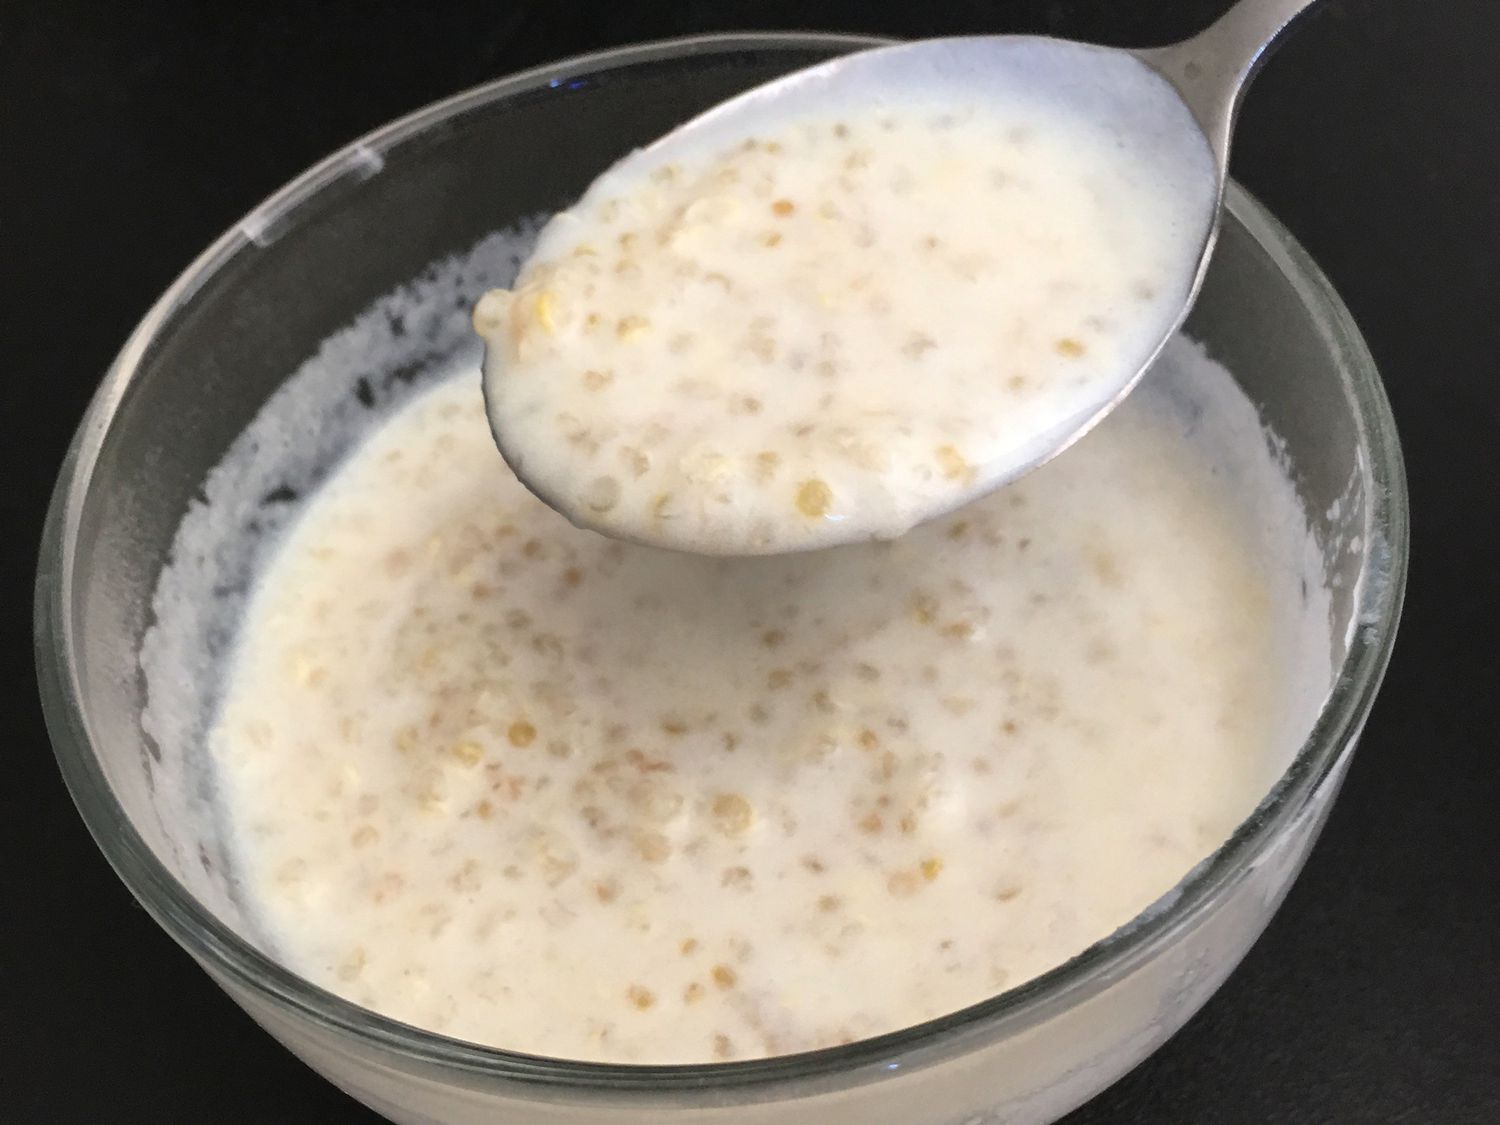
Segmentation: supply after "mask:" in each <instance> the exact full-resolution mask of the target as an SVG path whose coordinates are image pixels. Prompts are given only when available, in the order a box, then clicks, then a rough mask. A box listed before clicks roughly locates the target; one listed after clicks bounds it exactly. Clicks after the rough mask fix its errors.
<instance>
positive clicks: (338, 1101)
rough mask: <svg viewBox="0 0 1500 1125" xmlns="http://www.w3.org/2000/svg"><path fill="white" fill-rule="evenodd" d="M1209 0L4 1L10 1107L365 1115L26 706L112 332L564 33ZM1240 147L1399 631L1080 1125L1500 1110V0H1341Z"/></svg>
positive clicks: (1391, 1118)
mask: <svg viewBox="0 0 1500 1125" xmlns="http://www.w3.org/2000/svg"><path fill="white" fill-rule="evenodd" d="M1227 6H1228V4H1227V0H1052V2H1043V0H1036V2H1025V0H931V2H929V3H901V2H898V0H886V2H883V3H882V2H879V0H864V2H856V0H848V2H825V3H818V2H816V0H808V2H804V3H795V2H790V0H787V2H773V0H616V2H614V3H612V4H607V5H597V6H596V5H592V4H587V3H583V2H581V0H524V2H519V3H518V2H506V0H488V2H483V3H470V4H463V5H458V4H422V5H417V4H410V5H400V4H394V3H376V2H373V0H367V2H363V3H353V2H351V3H341V4H336V3H325V4H319V3H312V2H309V3H303V4H288V5H274V4H245V3H237V4H223V5H218V4H214V5H210V4H202V5H189V4H171V3H168V2H165V0H135V2H111V0H100V2H98V3H93V4H84V3H76V2H61V0H30V2H16V0H11V2H7V3H0V421H3V424H4V427H5V428H4V435H5V436H4V439H3V440H0V450H3V455H4V464H3V476H0V496H3V504H4V508H3V520H4V524H3V526H4V529H5V549H4V551H3V553H0V562H3V566H4V570H3V578H4V581H5V586H4V599H3V601H0V605H3V606H4V612H5V614H6V617H5V625H6V628H5V645H4V648H3V656H4V660H5V664H4V666H3V670H4V672H5V673H6V674H7V679H6V682H7V684H8V685H9V688H10V690H9V691H8V692H7V693H6V697H5V702H4V708H5V722H4V726H3V728H0V730H3V734H4V742H3V748H0V752H3V754H4V755H5V762H6V768H5V772H4V774H3V780H0V832H3V835H0V1121H4V1122H16V1123H28V1125H29V1123H31V1122H48V1123H50V1122H56V1123H61V1125H68V1123H73V1122H79V1123H89V1125H110V1123H121V1125H125V1123H137V1122H139V1123H151V1125H157V1123H163V1122H169V1123H171V1122H191V1123H197V1122H204V1123H236V1122H254V1123H262V1122H275V1123H285V1125H300V1123H303V1122H307V1123H314V1122H315V1123H319V1125H325V1123H326V1125H341V1123H353V1122H366V1123H368V1122H373V1121H374V1118H373V1116H372V1115H370V1114H369V1113H367V1112H366V1111H364V1110H362V1109H361V1108H360V1107H358V1106H356V1105H355V1104H354V1103H353V1102H351V1101H349V1100H347V1099H346V1098H345V1097H344V1096H343V1095H341V1094H339V1093H337V1092H336V1091H335V1090H334V1089H333V1088H332V1087H331V1086H328V1085H325V1084H324V1083H323V1082H322V1081H321V1080H320V1079H318V1078H316V1077H315V1076H314V1075H313V1074H312V1073H311V1072H310V1071H307V1070H305V1069H304V1068H303V1067H302V1066H301V1065H300V1064H299V1063H297V1062H295V1061H294V1060H293V1059H292V1057H291V1056H290V1055H288V1054H286V1053H284V1052H283V1051H282V1050H281V1049H280V1048H279V1047H277V1046H276V1045H275V1044H273V1043H272V1041H271V1040H270V1039H269V1038H267V1037H266V1036H264V1035H263V1034H262V1033H261V1032H259V1031H258V1030H257V1029H256V1028H255V1027H254V1026H253V1025H252V1024H251V1023H250V1021H249V1019H248V1018H247V1017H245V1016H243V1015H242V1014H241V1013H240V1012H239V1010H238V1009H237V1008H235V1007H234V1006H233V1005H232V1004H231V1003H230V1002H229V1001H228V1000H227V999H225V998H224V997H223V996H222V995H221V994H219V993H218V992H217V991H216V990H215V989H214V987H213V986H212V985H211V984H210V983H209V981H208V979H207V978H206V977H205V976H203V975H202V974H201V973H199V972H198V971H197V970H196V969H195V968H194V967H193V965H192V964H191V963H190V962H189V960H188V958H187V957H186V955H185V954H183V953H181V952H180V951H179V950H178V949H177V948H176V947H175V946H174V945H173V944H172V943H171V942H170V941H169V940H168V939H167V938H166V937H165V936H164V935H163V934H162V933H161V932H160V931H158V930H157V929H156V927H155V926H154V925H153V924H152V923H151V921H150V920H149V919H148V918H147V916H146V915H145V913H144V912H143V911H142V910H140V908H138V907H137V906H136V905H135V904H134V902H133V901H132V900H131V899H130V897H129V895H128V894H127V893H126V892H125V890H124V889H123V887H122V886H121V885H120V884H119V883H118V882H117V881H116V879H115V878H114V876H113V875H112V874H111V872H110V871H109V869H108V868H107V866H106V865H105V863H104V861H103V860H102V858H101V857H100V856H99V855H98V853H97V852H96V851H95V849H94V847H93V845H92V843H91V842H90V840H89V838H88V835H87V833H86V832H85V830H84V828H83V825H82V823H81V822H80V821H79V819H78V817H77V815H76V814H75V812H74V810H73V807H72V805H71V803H70V801H69V799H68V797H67V795H66V793H65V792H64V790H63V787H62V785H61V782H60V781H59V778H58V776H57V773H56V768H55V766H54V764H53V761H52V757H51V754H50V752H49V749H48V744H47V739H46V735H45V732H44V730H43V727H42V722H41V717H40V713H39V709H38V706H37V704H36V695H35V687H34V682H33V676H32V670H31V654H30V641H29V637H30V582H31V575H32V571H33V568H34V566H35V551H36V543H37V540H38V535H39V528H40V523H41V516H42V511H43V505H44V503H45V498H46V493H47V490H48V488H49V487H50V485H51V481H52V478H53V476H54V474H55V472H56V469H57V466H58V463H59V461H60V458H61V455H62V451H63V448H64V446H65V444H66V441H67V438H68V435H69V433H70V432H71V430H72V428H73V426H74V425H75V424H76V421H77V419H78V418H79V416H80V415H81V413H82V411H83V408H84V404H85V402H86V400H87V398H88V396H89V394H90V393H91V392H92V390H93V388H94V385H95V383H96V381H97V380H98V379H99V377H100V375H101V374H102V372H103V371H104V369H105V367H106V365H107V364H108V363H109V361H110V359H111V357H112V356H113V354H114V352H115V351H116V349H117V348H118V347H119V346H120V344H121V343H122V342H123V340H124V338H125V336H126V334H127V333H128V332H129V330H130V328H131V327H132V325H133V324H134V322H135V321H136V320H137V318H139V317H140V316H141V315H142V314H143V313H144V312H145V310H146V308H147V306H148V305H149V304H150V303H151V301H152V300H153V299H154V298H155V296H156V294H157V293H158V292H159V291H160V290H162V289H163V288H164V287H165V286H166V285H167V284H168V283H169V282H170V281H171V280H172V278H173V276H174V275H175V274H176V273H177V272H178V271H179V270H181V269H182V268H183V267H184V266H185V265H186V264H187V263H188V261H189V260H190V259H191V258H192V257H193V256H194V255H195V254H196V253H197V252H198V250H199V249H201V248H202V247H203V246H204V245H206V244H207V243H208V242H209V241H210V240H211V239H212V238H214V237H215V236H216V235H217V234H218V233H219V232H220V231H221V230H223V229H224V228H225V227H226V226H228V225H229V224H230V223H232V222H233V221H234V220H235V219H237V218H238V217H239V216H240V215H241V214H242V213H243V212H245V211H246V210H248V209H249V208H250V207H251V206H252V205H254V204H255V203H256V202H257V201H258V200H260V199H261V198H262V197H263V196H265V195H266V194H268V193H269V192H271V191H272V190H274V189H275V188H276V187H277V186H278V185H280V184H281V183H282V182H284V181H285V180H287V179H288V178H290V177H291V176H292V175H293V174H295V173H296V172H298V171H300V170H301V169H302V168H303V167H304V166H306V165H307V164H309V163H310V162H312V161H313V160H315V159H317V158H319V157H321V156H323V155H324V154H325V153H327V152H328V151H330V150H331V149H333V148H335V147H337V146H339V145H341V144H343V143H344V142H346V141H348V140H350V139H352V138H354V137H355V136H357V135H358V134H360V133H362V132H364V131H366V130H368V129H370V128H373V127H374V126H376V125H379V124H381V123H382V122H384V121H386V120H388V119H389V118H391V117H394V116H396V115H398V114H402V113H405V112H406V111H408V110H410V109H414V108H416V107H418V106H420V105H422V104H424V103H426V102H428V101H431V100H433V99H436V98H439V97H442V96H444V95H447V94H449V93H452V92H454V91H456V90H458V89H461V88H463V87H466V86H469V85H472V84H475V83H478V82H483V81H485V80H487V79H490V78H494V77H496V76H498V75H501V74H504V73H506V72H508V71H511V70H515V69H517V68H520V67H526V66H530V65H532V64H535V63H538V62H543V61H546V60H549V59H554V58H557V57H560V56H564V55H568V54H571V53H575V52H579V51H583V50H588V49H593V48H597V47H604V46H609V45H613V44H618V43H625V42H630V41H635V40H641V39H647V38H656V37H664V36H671V35H679V34H684V33H688V32H694V31H702V30H712V29H744V28H817V29H834V30H850V31H856V30H857V31H869V32H883V33H887V34H893V35H902V36H908V35H927V34H935V33H955V32H979V31H1030V32H1050V33H1054V34H1058V35H1064V36H1070V37H1079V38H1092V39H1098V40H1102V41H1109V42H1117V43H1133V44H1145V43H1155V42H1164V41H1167V40H1170V39H1173V38H1176V37H1180V36H1183V35H1186V34H1188V33H1190V32H1192V31H1195V30H1197V29H1198V28H1199V27H1201V26H1203V25H1204V24H1205V23H1207V22H1208V21H1209V19H1210V18H1211V17H1213V16H1215V15H1217V14H1218V13H1219V12H1220V11H1222V10H1224V9H1225V8H1226V7H1227ZM1234 166H1235V172H1236V174H1237V175H1238V176H1239V178H1240V179H1241V180H1242V181H1243V182H1244V183H1246V184H1247V185H1248V186H1249V187H1250V188H1251V190H1252V191H1254V192H1255V193H1256V194H1258V195H1259V196H1260V197H1261V199H1263V200H1264V201H1265V202H1266V203H1267V204H1269V205H1270V207H1271V209H1272V210H1273V211H1274V212H1275V213H1276V214H1277V215H1279V216H1280V217H1281V218H1282V220H1283V221H1284V222H1286V224H1287V225H1288V226H1289V227H1290V228H1291V229H1292V231H1293V232H1294V233H1295V234H1296V235H1297V236H1298V237H1299V238H1300V239H1301V240H1302V242H1303V243H1304V244H1305V245H1306V246H1307V247H1308V248H1309V250H1310V251H1311V252H1312V255H1313V257H1314V258H1316V259H1317V260H1318V261H1319V262H1320V263H1321V264H1322V266H1323V268H1324V269H1325V270H1326V271H1327V272H1328V273H1329V275H1330V276H1331V277H1332V279H1333V282H1334V284H1335V285H1336V287H1337V288H1338V289H1339V291H1340V292H1341V293H1342V294H1343V296H1344V298H1345V299H1346V301H1347V302H1348V304H1349V305H1350V307H1351V308H1352V310H1353V312H1354V315H1355V318H1356V319H1357V320H1358V321H1359V322H1360V324H1361V325H1362V326H1363V327H1364V330H1365V332H1366V333H1367V335H1368V337H1369V342H1370V345H1371V348H1372V349H1373V351H1374V353H1375V357H1376V359H1377V360H1378V361H1379V363H1380V365H1381V368H1382V370H1383V372H1384V374H1385V378H1386V382H1387V384H1388V386H1389V389H1390V393H1391V398H1392V399H1393V401H1394V405H1395V411H1396V417H1397V420H1398V422H1399V424H1400V427H1401V431H1402V436H1403V439H1404V442H1405V447H1406V452H1407V458H1408V466H1409V473H1410V478H1411V486H1412V505H1413V509H1414V524H1415V539H1414V545H1413V570H1412V579H1411V585H1410V592H1409V598H1408V602H1407V612H1406V618H1405V624H1404V626H1403V631H1402V637H1401V641H1400V643H1399V644H1398V645H1397V649H1396V656H1395V660H1394V663H1393V665H1392V667H1391V671H1390V675H1389V678H1388V681H1387V685H1386V687H1385V689H1384V693H1383V694H1382V696H1381V699H1380V701H1379V703H1378V704H1377V706H1376V709H1375V714H1374V716H1373V718H1372V719H1371V720H1370V724H1369V727H1368V731H1367V733H1366V735H1365V739H1364V743H1363V745H1362V746H1361V749H1360V752H1359V754H1358V756H1357V757H1356V759H1355V763H1354V767H1353V770H1352V772H1351V774H1350V776H1349V780H1348V783H1347V785H1346V787H1345V790H1344V795H1343V797H1342V799H1341V801H1340V802H1339V804H1338V806H1337V808H1336V809H1335V810H1334V813H1333V817H1332V821H1331V823H1330V824H1329V826H1328V830H1327V833H1326V834H1325V836H1324V837H1323V839H1322V842H1321V843H1320V844H1319V845H1318V848H1317V850H1316V852H1315V853H1314V855H1313V857H1312V859H1311V861H1310V863H1309V864H1308V867H1307V870H1306V873H1305V874H1304V875H1303V877H1302V879H1301V881H1300V882H1299V883H1298V884H1297V886H1296V887H1295V888H1294V890H1293V891H1292V894H1291V897H1290V899H1289V900H1288V902H1287V904H1286V906H1285V908H1284V909H1283V910H1282V911H1281V913H1280V915H1279V916H1278V917H1277V919H1276V921H1275V922H1274V923H1273V924H1272V926H1271V928H1270V930H1269V931H1268V932H1267V934H1266V935H1265V937H1264V938H1263V939H1262V940H1261V941H1260V943H1259V944H1258V945H1257V946H1256V947H1255V949H1254V950H1253V951H1252V952H1251V954H1250V956H1249V958H1248V959H1247V960H1246V962H1245V964H1244V966H1243V967H1242V968H1241V969H1240V970H1239V972H1237V973H1236V974H1235V975H1234V977H1233V978H1232V979H1231V980H1230V981H1229V983H1228V984H1227V985H1226V986H1225V988H1224V990H1223V991H1222V993H1220V994H1219V995H1218V996H1217V997H1216V998H1215V999H1214V1000H1213V1001H1211V1002H1210V1003H1209V1005H1208V1007H1207V1008H1206V1009H1205V1010H1204V1011H1203V1012H1202V1013H1201V1014H1200V1015H1199V1016H1198V1017H1197V1018H1196V1019H1194V1020H1193V1021H1192V1023H1190V1024H1189V1025H1188V1027H1187V1028H1186V1029H1185V1030H1184V1031H1183V1032H1182V1033H1181V1034H1180V1035H1179V1036H1178V1037H1177V1038H1176V1039H1175V1040H1174V1041H1173V1042H1171V1043H1170V1044H1169V1045H1168V1046H1167V1047H1166V1048H1165V1049H1163V1050H1162V1051H1161V1052H1160V1053H1159V1054H1157V1055H1156V1056H1155V1057H1154V1058H1152V1059H1151V1060H1150V1061H1149V1062H1147V1063H1146V1064H1145V1065H1144V1066H1142V1067H1141V1068H1139V1069H1138V1070H1137V1071H1135V1072H1134V1073H1133V1074H1131V1075H1130V1076H1129V1077H1127V1078H1126V1079H1125V1080H1124V1081H1122V1082H1121V1083H1119V1084H1118V1085H1117V1086H1116V1087H1114V1088H1113V1089H1111V1090H1109V1091H1108V1092H1106V1093H1105V1094H1103V1095H1102V1096H1100V1097H1099V1098H1098V1099H1097V1100H1096V1101H1095V1102H1093V1103H1092V1104H1091V1105H1089V1106H1088V1107H1086V1108H1085V1109H1084V1110H1082V1111H1080V1112H1079V1113H1078V1114H1077V1115H1076V1117H1074V1118H1070V1119H1069V1125H1115V1123H1131V1125H1145V1123H1150V1125H1157V1123H1177V1122H1186V1123H1192V1125H1219V1123H1223V1125H1232V1123H1252V1122H1253V1123H1257V1125H1259V1123H1267V1122H1320V1123H1321V1122H1391V1123H1414V1125H1425V1123H1428V1122H1434V1123H1441V1125H1447V1123H1469V1122H1473V1123H1494V1122H1500V863H1497V860H1500V765H1497V757H1496V729H1497V722H1496V720H1497V718H1500V708H1497V704H1496V701H1495V700H1496V695H1495V690H1496V685H1497V672H1500V668H1497V664H1500V660H1497V656H1496V652H1497V646H1496V644H1495V641H1494V639H1493V636H1492V630H1493V628H1494V625H1495V622H1496V619H1497V614H1496V612H1495V611H1496V582H1495V563H1496V559H1497V547H1500V536H1497V533H1496V530H1495V522H1496V518H1495V517H1496V513H1497V501H1500V488H1497V469H1496V466H1495V457H1494V455H1493V454H1492V453H1491V446H1490V443H1491V442H1493V441H1494V440H1495V438H1496V436H1497V434H1500V389H1497V383H1496V381H1497V379H1500V372H1497V363H1496V360H1497V355H1500V287H1497V284H1496V281H1497V277H1496V275H1497V266H1496V262H1497V260H1500V3H1497V2H1496V0H1329V2H1328V3H1327V4H1326V5H1325V6H1324V7H1323V8H1322V9H1321V10H1320V11H1318V12H1317V13H1316V14H1315V15H1314V16H1312V17H1310V18H1309V19H1308V20H1307V21H1306V23H1305V25H1304V26H1303V27H1302V28H1301V29H1300V30H1299V32H1298V33H1297V34H1296V35H1295V36H1294V37H1293V38H1292V40H1291V41H1290V42H1289V43H1288V44H1287V45H1286V46H1285V47H1284V48H1283V50H1282V51H1281V53H1280V54H1279V55H1278V56H1277V58H1276V59H1275V61H1274V62H1273V63H1272V64H1271V66H1270V67H1269V69H1268V70H1267V71H1266V72H1265V73H1264V74H1263V76H1262V77H1261V78H1260V79H1259V81H1258V82H1257V84H1256V88H1255V91H1254V93H1253V95H1252V96H1251V98H1250V101H1249V104H1248V107H1247V110H1246V113H1245V116H1244V120H1243V124H1242V127H1241V131H1240V135H1239V140H1238V147H1237V150H1236V153H1235V160H1234Z"/></svg>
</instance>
